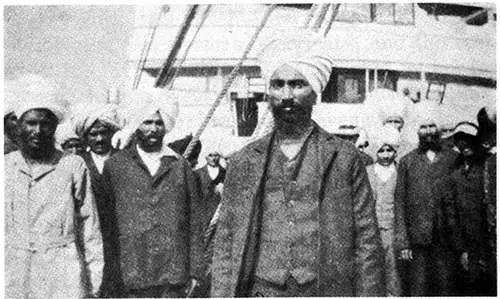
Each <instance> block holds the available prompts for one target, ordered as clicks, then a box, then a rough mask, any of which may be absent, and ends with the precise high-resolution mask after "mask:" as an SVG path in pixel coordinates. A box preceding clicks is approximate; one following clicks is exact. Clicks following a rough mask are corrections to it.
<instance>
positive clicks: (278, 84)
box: [270, 81, 285, 88]
mask: <svg viewBox="0 0 500 299" xmlns="http://www.w3.org/2000/svg"><path fill="white" fill-rule="evenodd" d="M270 86H271V88H282V87H283V86H285V82H283V81H271V84H270Z"/></svg>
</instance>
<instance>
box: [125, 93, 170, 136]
mask: <svg viewBox="0 0 500 299" xmlns="http://www.w3.org/2000/svg"><path fill="white" fill-rule="evenodd" d="M121 106H122V108H123V110H124V112H125V117H126V123H127V127H128V126H131V127H133V128H134V130H135V129H137V128H138V127H139V125H140V124H141V123H142V122H143V121H144V120H145V119H146V118H147V117H148V116H149V115H151V114H153V113H155V112H159V113H160V115H161V117H162V118H163V121H164V123H165V128H166V129H167V132H170V131H172V130H173V129H174V127H175V122H176V119H177V116H178V115H179V103H178V101H177V98H176V96H174V94H173V93H170V92H168V91H166V90H164V89H160V88H150V89H142V90H139V89H137V90H130V91H128V92H125V95H124V101H123V102H122V105H121Z"/></svg>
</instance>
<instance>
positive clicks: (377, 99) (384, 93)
mask: <svg viewBox="0 0 500 299" xmlns="http://www.w3.org/2000/svg"><path fill="white" fill-rule="evenodd" d="M407 104H408V102H407V100H406V99H405V98H404V97H403V96H402V95H400V94H398V93H397V92H395V91H393V90H389V89H383V88H380V89H375V90H373V91H372V92H370V93H369V94H368V95H367V96H366V100H365V102H364V103H363V105H364V106H365V109H366V111H369V113H372V114H373V116H378V118H379V119H380V121H379V123H380V124H382V123H384V122H385V121H387V120H388V119H389V118H392V117H398V118H400V119H401V120H403V121H404V120H405V119H406V117H407Z"/></svg>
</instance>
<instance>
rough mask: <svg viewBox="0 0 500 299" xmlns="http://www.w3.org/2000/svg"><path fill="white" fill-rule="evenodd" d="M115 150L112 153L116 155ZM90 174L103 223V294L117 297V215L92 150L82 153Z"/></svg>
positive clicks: (101, 222)
mask: <svg viewBox="0 0 500 299" xmlns="http://www.w3.org/2000/svg"><path fill="white" fill-rule="evenodd" d="M115 153H116V151H113V152H112V153H111V155H114V154H115ZM80 156H81V157H82V158H83V160H84V161H85V164H86V165H87V169H88V170H89V174H90V185H91V187H92V193H94V198H95V201H96V206H97V212H98V214H99V223H100V224H101V233H102V240H103V247H104V269H103V278H102V284H101V290H100V292H101V294H100V295H101V296H104V297H116V296H118V295H119V293H118V292H119V289H120V281H119V279H117V276H118V275H117V274H118V273H119V267H120V266H119V264H118V263H119V260H118V252H117V251H116V248H118V234H117V228H116V217H115V214H114V211H113V201H112V199H110V198H109V193H110V192H109V191H108V188H109V184H108V183H107V181H106V180H104V178H103V175H102V174H101V173H99V170H98V169H97V166H96V164H95V162H94V159H92V155H91V154H90V152H85V153H83V154H81V155H80Z"/></svg>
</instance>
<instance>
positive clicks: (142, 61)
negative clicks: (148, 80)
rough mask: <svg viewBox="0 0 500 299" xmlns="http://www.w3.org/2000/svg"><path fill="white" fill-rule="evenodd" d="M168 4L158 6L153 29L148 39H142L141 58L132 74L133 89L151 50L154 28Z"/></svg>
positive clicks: (136, 85)
mask: <svg viewBox="0 0 500 299" xmlns="http://www.w3.org/2000/svg"><path fill="white" fill-rule="evenodd" d="M167 8H168V6H162V7H161V8H160V12H159V13H158V17H157V18H156V22H155V23H154V26H153V29H152V30H151V35H150V36H149V40H145V41H144V46H143V47H142V51H141V58H140V59H139V62H138V64H137V69H136V70H135V76H134V85H133V87H134V89H136V88H137V87H138V86H139V82H140V81H141V77H142V70H143V69H144V66H145V65H146V61H147V59H148V55H149V51H150V50H151V45H152V44H153V40H154V37H155V34H156V29H157V28H158V25H159V24H160V19H161V17H162V16H163V14H164V13H165V12H167Z"/></svg>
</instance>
